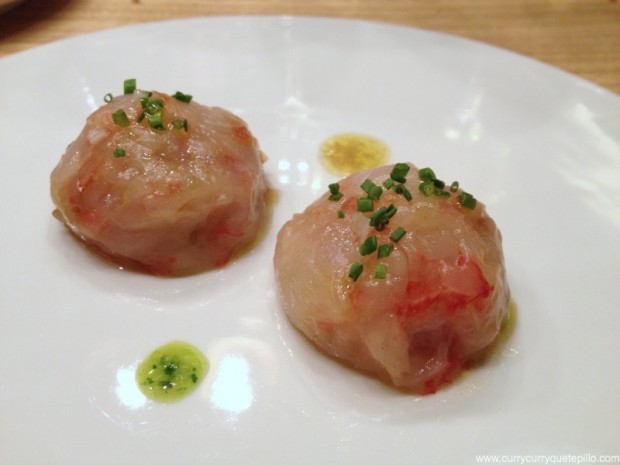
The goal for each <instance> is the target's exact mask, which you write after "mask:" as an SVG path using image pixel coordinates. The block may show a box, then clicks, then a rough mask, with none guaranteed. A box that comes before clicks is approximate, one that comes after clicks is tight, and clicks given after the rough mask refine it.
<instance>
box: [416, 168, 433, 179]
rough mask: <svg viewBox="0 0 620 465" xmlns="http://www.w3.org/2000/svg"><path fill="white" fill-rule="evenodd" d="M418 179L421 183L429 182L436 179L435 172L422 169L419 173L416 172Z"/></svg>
mask: <svg viewBox="0 0 620 465" xmlns="http://www.w3.org/2000/svg"><path fill="white" fill-rule="evenodd" d="M418 178H420V180H421V181H430V182H432V181H434V180H435V179H437V178H436V177H435V172H434V171H433V170H432V169H430V168H422V169H421V170H420V171H418Z"/></svg>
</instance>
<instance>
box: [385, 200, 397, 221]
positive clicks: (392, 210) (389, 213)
mask: <svg viewBox="0 0 620 465" xmlns="http://www.w3.org/2000/svg"><path fill="white" fill-rule="evenodd" d="M397 211H398V209H397V208H396V207H395V206H394V204H393V203H391V204H390V206H389V207H387V209H386V212H385V215H386V216H387V217H388V218H392V217H393V216H394V215H395V214H396V212H397Z"/></svg>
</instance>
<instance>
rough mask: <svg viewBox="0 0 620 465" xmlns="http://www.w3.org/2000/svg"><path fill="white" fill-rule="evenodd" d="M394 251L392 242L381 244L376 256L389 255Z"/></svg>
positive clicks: (383, 256)
mask: <svg viewBox="0 0 620 465" xmlns="http://www.w3.org/2000/svg"><path fill="white" fill-rule="evenodd" d="M393 251H394V245H392V244H381V245H380V246H379V249H378V250H377V257H378V258H385V257H389V256H390V254H391V253H392V252H393Z"/></svg>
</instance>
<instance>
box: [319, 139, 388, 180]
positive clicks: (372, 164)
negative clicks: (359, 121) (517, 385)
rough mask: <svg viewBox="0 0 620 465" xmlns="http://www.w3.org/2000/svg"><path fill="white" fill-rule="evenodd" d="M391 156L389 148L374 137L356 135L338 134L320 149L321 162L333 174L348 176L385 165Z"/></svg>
mask: <svg viewBox="0 0 620 465" xmlns="http://www.w3.org/2000/svg"><path fill="white" fill-rule="evenodd" d="M389 155H390V150H389V148H388V146H387V145H386V144H385V143H383V142H382V141H380V140H379V139H375V138H374V137H370V136H366V135H364V134H356V133H342V134H336V135H334V136H331V137H330V138H328V139H327V140H326V141H325V142H323V145H322V146H321V149H320V155H319V157H320V160H321V163H323V166H325V168H327V169H328V170H329V171H330V172H331V173H334V174H336V175H340V176H346V175H349V174H352V173H356V172H358V171H362V170H367V169H371V168H376V167H377V166H381V165H384V164H385V163H386V162H387V160H388V158H389Z"/></svg>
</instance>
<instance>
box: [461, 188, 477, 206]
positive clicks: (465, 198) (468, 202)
mask: <svg viewBox="0 0 620 465" xmlns="http://www.w3.org/2000/svg"><path fill="white" fill-rule="evenodd" d="M459 203H460V205H461V207H463V208H468V209H470V210H473V209H474V208H476V203H477V200H476V198H475V197H474V196H473V195H471V194H469V193H467V192H461V194H460V195H459Z"/></svg>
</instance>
